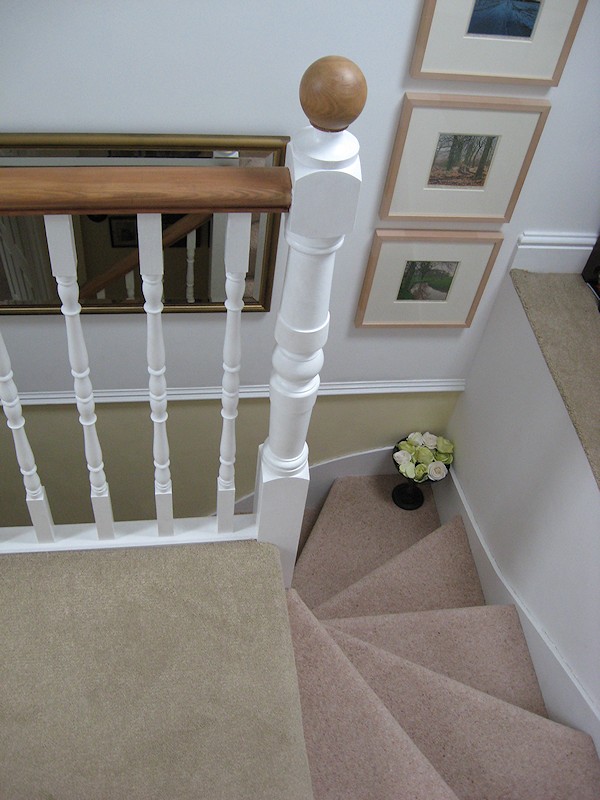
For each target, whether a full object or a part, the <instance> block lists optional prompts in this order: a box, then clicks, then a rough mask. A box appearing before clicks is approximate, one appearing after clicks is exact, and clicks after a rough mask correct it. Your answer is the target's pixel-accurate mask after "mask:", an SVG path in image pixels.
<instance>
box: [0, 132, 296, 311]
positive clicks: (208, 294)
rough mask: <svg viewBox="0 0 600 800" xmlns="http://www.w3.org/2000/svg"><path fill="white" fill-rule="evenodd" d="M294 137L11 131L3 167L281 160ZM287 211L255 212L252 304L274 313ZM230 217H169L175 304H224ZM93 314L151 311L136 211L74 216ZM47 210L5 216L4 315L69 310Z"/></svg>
mask: <svg viewBox="0 0 600 800" xmlns="http://www.w3.org/2000/svg"><path fill="white" fill-rule="evenodd" d="M288 141H289V139H288V137H283V136H281V137H276V136H193V135H158V134H151V135H150V134H142V135H134V134H127V135H120V134H12V135H11V134H1V135H0V169H1V168H2V167H22V166H104V165H111V166H119V165H122V166H142V165H144V166H147V165H152V166H161V165H166V166H197V167H198V168H199V169H201V168H202V167H205V166H226V167H230V168H232V169H235V168H236V167H238V166H242V167H278V166H283V165H284V163H285V148H286V144H287V142H288ZM280 217H281V215H280V214H260V213H257V214H253V216H252V228H251V246H250V254H249V261H248V275H247V279H246V292H245V296H244V304H245V305H244V310H246V311H268V310H269V307H270V300H271V289H272V285H273V272H274V269H275V257H276V250H277V240H278V234H279V225H280ZM226 220H227V215H226V214H188V215H181V214H164V215H163V218H162V226H163V245H164V247H163V249H164V261H165V282H164V310H165V311H179V312H182V311H183V312H189V311H195V312H197V311H224V310H225V306H224V301H225V266H224V261H223V254H224V243H225V225H226ZM73 225H74V230H75V244H76V248H77V258H78V267H77V269H78V277H79V286H80V301H81V305H82V310H83V311H84V312H93V313H105V312H112V313H115V312H118V313H128V312H141V311H143V302H144V301H143V297H142V292H141V280H140V274H139V261H138V253H137V225H136V218H135V216H113V215H106V214H100V215H98V214H90V215H85V216H75V217H73ZM59 311H60V301H59V298H58V294H57V292H56V285H55V283H54V279H53V278H52V275H51V272H50V260H49V256H48V249H47V246H46V237H45V232H44V222H43V218H42V217H25V216H22V217H19V216H14V217H12V216H10V217H9V216H0V314H2V313H3V314H22V313H25V314H36V313H37V314H47V313H59Z"/></svg>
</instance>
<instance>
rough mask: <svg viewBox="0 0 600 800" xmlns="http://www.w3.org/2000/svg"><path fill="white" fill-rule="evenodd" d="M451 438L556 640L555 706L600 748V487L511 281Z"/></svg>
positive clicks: (503, 566) (472, 488)
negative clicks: (575, 696) (560, 673)
mask: <svg viewBox="0 0 600 800" xmlns="http://www.w3.org/2000/svg"><path fill="white" fill-rule="evenodd" d="M448 435H449V436H450V437H451V438H452V439H453V441H455V442H456V443H457V458H456V461H455V463H454V464H453V472H454V475H455V477H456V478H457V479H458V482H459V484H460V486H461V487H462V491H463V492H464V495H465V497H466V500H467V502H468V504H469V506H470V510H471V512H472V518H473V520H475V521H476V523H477V525H478V528H479V530H480V532H481V533H480V535H481V538H482V540H483V542H484V544H485V547H486V548H487V551H488V552H489V554H490V556H491V558H492V559H493V561H494V562H495V564H496V566H497V569H498V571H499V574H500V575H501V577H502V580H503V582H504V585H505V587H506V588H507V589H508V590H509V592H510V594H511V595H512V597H513V598H514V602H516V603H517V605H518V606H519V607H520V608H521V609H522V610H523V611H524V613H525V616H526V617H527V618H528V620H529V621H530V622H531V623H532V624H533V625H534V627H535V628H536V630H537V632H538V633H539V634H540V635H541V636H542V637H543V639H544V640H545V642H546V645H547V647H548V652H547V653H546V654H542V655H541V656H540V661H539V663H536V669H538V672H539V674H540V678H541V679H543V681H542V682H543V684H544V686H543V688H544V689H545V690H547V694H545V696H546V700H547V703H548V708H549V710H550V712H551V713H552V714H554V715H555V716H556V717H557V718H558V719H562V720H565V721H568V722H569V724H572V725H580V726H581V727H582V728H584V729H585V730H588V731H589V732H590V733H593V734H594V735H595V737H596V743H597V745H600V677H599V673H598V664H599V663H600V637H599V636H598V632H599V631H600V608H599V606H598V583H599V579H600V537H599V536H598V520H599V519H600V494H599V493H598V487H597V484H596V480H595V478H594V476H593V474H592V470H591V467H590V465H589V462H588V460H587V458H586V456H585V453H584V450H583V447H582V445H581V442H580V441H579V438H578V436H577V433H576V432H575V429H574V427H573V424H572V423H571V420H570V418H569V416H568V413H567V411H566V409H565V406H564V403H563V401H562V398H561V396H560V394H559V392H558V389H557V388H556V385H555V383H554V381H553V379H552V376H551V375H550V371H549V370H548V367H547V366H546V362H545V361H544V358H543V356H542V353H541V351H540V349H539V347H538V344H537V341H536V339H535V336H534V334H533V332H532V330H531V327H530V326H529V322H528V320H527V317H526V316H525V313H524V311H523V308H522V306H521V304H520V301H519V299H518V297H517V294H516V292H515V290H514V288H513V285H512V282H511V280H510V278H509V277H506V278H505V281H504V283H503V285H502V287H501V289H500V292H499V295H498V300H497V302H496V304H495V306H494V310H493V312H492V315H491V317H490V321H489V325H488V327H487V329H486V332H485V335H484V337H483V341H482V343H481V347H480V348H479V350H478V352H477V354H476V356H475V359H474V361H473V366H472V368H471V370H470V372H469V375H468V378H467V389H466V391H465V392H464V393H463V395H462V396H461V397H460V399H459V401H458V403H457V404H456V408H455V411H454V413H453V415H452V417H451V419H450V422H449V425H448ZM484 589H485V586H484ZM490 600H491V602H498V600H497V599H496V597H494V596H493V595H492V596H491V597H488V601H490ZM501 602H502V601H501ZM504 602H506V601H504ZM553 660H558V662H559V663H560V664H562V667H563V670H564V672H565V675H567V676H568V677H569V678H570V680H571V681H572V689H574V690H575V691H576V692H579V694H580V697H579V700H578V702H574V701H573V702H571V703H570V705H571V706H572V707H571V708H569V707H568V706H567V700H568V698H569V692H568V691H565V690H564V687H563V683H562V682H561V681H560V680H558V681H557V680H555V679H554V678H552V679H551V680H546V677H547V676H546V672H547V671H548V669H549V665H550V666H552V662H553ZM581 701H583V706H582V708H583V707H584V706H585V705H586V704H587V711H586V710H585V708H584V710H583V711H582V710H581V709H579V708H578V703H579V704H581Z"/></svg>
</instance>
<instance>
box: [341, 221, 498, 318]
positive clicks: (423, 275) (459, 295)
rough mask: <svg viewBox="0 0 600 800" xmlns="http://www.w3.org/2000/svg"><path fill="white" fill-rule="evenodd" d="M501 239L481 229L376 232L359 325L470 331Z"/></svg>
mask: <svg viewBox="0 0 600 800" xmlns="http://www.w3.org/2000/svg"><path fill="white" fill-rule="evenodd" d="M502 241H503V237H502V234H500V233H492V232H483V231H481V232H480V231H428V230H418V231H415V230H389V229H385V230H384V229H379V230H376V231H375V236H374V239H373V244H372V247H371V253H370V256H369V261H368V264H367V270H366V273H365V279H364V283H363V287H362V292H361V295H360V300H359V303H358V311H357V314H356V320H355V324H356V326H357V327H370V328H417V327H419V328H468V327H469V326H470V325H471V322H472V321H473V317H474V315H475V312H476V310H477V306H478V305H479V301H480V300H481V296H482V294H483V291H484V289H485V286H486V283H487V281H488V278H489V276H490V273H491V271H492V268H493V266H494V262H495V260H496V257H497V255H498V251H499V250H500V246H501V244H502Z"/></svg>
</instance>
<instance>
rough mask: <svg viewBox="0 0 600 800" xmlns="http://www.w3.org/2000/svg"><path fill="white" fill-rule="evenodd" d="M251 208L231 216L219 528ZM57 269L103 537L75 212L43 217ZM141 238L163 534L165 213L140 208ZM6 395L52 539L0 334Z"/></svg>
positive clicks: (225, 500) (225, 501)
mask: <svg viewBox="0 0 600 800" xmlns="http://www.w3.org/2000/svg"><path fill="white" fill-rule="evenodd" d="M251 221H252V215H251V214H249V213H241V214H230V215H229V216H228V218H227V222H226V239H225V252H224V261H225V274H226V281H225V283H226V287H225V288H226V302H225V306H226V309H227V317H226V322H225V337H224V344H223V386H222V392H223V393H222V411H221V416H222V420H223V423H222V435H221V444H220V453H219V472H218V478H217V530H218V531H219V532H220V533H231V532H233V519H234V505H235V479H234V476H235V469H234V465H235V457H236V433H235V426H236V419H237V415H238V404H239V387H240V368H241V355H242V352H241V350H242V346H241V345H242V338H241V311H242V309H243V306H244V301H243V298H244V291H245V285H246V273H247V271H248V262H249V252H250V235H251ZM44 225H45V230H46V238H47V243H48V252H49V255H50V263H51V269H52V275H53V277H54V279H55V281H56V285H57V290H58V294H59V297H60V299H61V303H62V305H61V312H62V314H63V317H64V320H65V327H66V336H67V350H68V357H69V364H70V368H71V374H72V376H73V382H74V393H75V400H76V404H77V409H78V412H79V422H80V423H81V426H82V431H83V439H84V451H85V457H86V462H87V467H88V473H89V482H90V490H91V502H92V508H93V512H94V518H95V522H96V528H97V532H98V537H99V538H100V539H113V538H114V536H115V528H114V518H113V510H112V504H111V498H110V490H109V486H108V481H107V478H106V474H105V471H104V461H103V454H102V448H101V446H100V441H99V438H98V433H97V429H96V422H97V417H96V413H95V400H94V392H93V387H92V381H91V378H90V365H89V358H88V352H87V347H86V343H85V338H84V334H83V328H82V324H81V304H80V302H79V285H78V282H77V253H76V248H75V237H74V232H73V221H72V218H71V217H70V216H68V215H47V216H45V217H44ZM138 241H139V259H140V262H139V263H140V273H141V277H142V292H143V295H144V299H145V304H144V311H145V312H146V320H147V362H148V373H149V401H150V410H151V413H150V416H151V420H152V423H153V426H154V439H153V456H154V470H155V471H154V484H155V498H156V518H157V525H158V533H159V535H161V536H164V535H172V534H173V532H174V525H173V490H172V481H171V472H170V454H169V441H168V437H167V418H168V414H167V381H166V357H165V343H164V336H163V329H162V316H161V315H162V310H163V302H162V298H163V278H164V263H163V245H162V226H161V215H160V214H139V215H138ZM187 245H188V248H187V249H188V262H189V261H190V260H191V264H192V266H193V250H194V245H195V241H194V237H192V236H188V240H187ZM0 400H1V401H2V405H3V408H4V413H5V415H6V418H7V422H8V427H9V428H10V429H11V431H12V434H13V439H14V443H15V451H16V454H17V460H18V463H19V467H20V469H21V472H22V474H23V480H24V485H25V488H26V498H27V504H28V507H29V511H30V515H31V519H32V523H33V525H34V528H35V531H36V535H37V538H38V541H40V542H51V541H53V531H54V525H53V521H52V515H51V512H50V508H49V505H48V501H47V498H46V494H45V491H44V487H43V486H42V484H41V481H40V478H39V476H38V473H37V468H36V464H35V460H34V456H33V452H32V449H31V447H30V444H29V441H28V439H27V436H26V433H25V427H24V426H25V420H24V418H23V414H22V409H21V403H20V400H19V396H18V393H17V388H16V385H15V382H14V380H13V373H12V369H11V363H10V359H9V356H8V352H7V350H6V347H5V345H4V341H3V339H2V338H1V337H0Z"/></svg>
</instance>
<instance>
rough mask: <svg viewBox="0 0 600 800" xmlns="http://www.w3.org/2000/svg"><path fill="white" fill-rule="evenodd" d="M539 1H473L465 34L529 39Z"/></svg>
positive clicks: (537, 11)
mask: <svg viewBox="0 0 600 800" xmlns="http://www.w3.org/2000/svg"><path fill="white" fill-rule="evenodd" d="M540 5H541V3H540V0H475V7H474V8H473V14H472V15H471V21H470V23H469V28H468V31H467V33H470V34H475V35H478V36H520V37H523V38H530V37H531V34H532V33H533V28H534V26H535V21H536V19H537V16H538V13H539V11H540Z"/></svg>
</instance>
